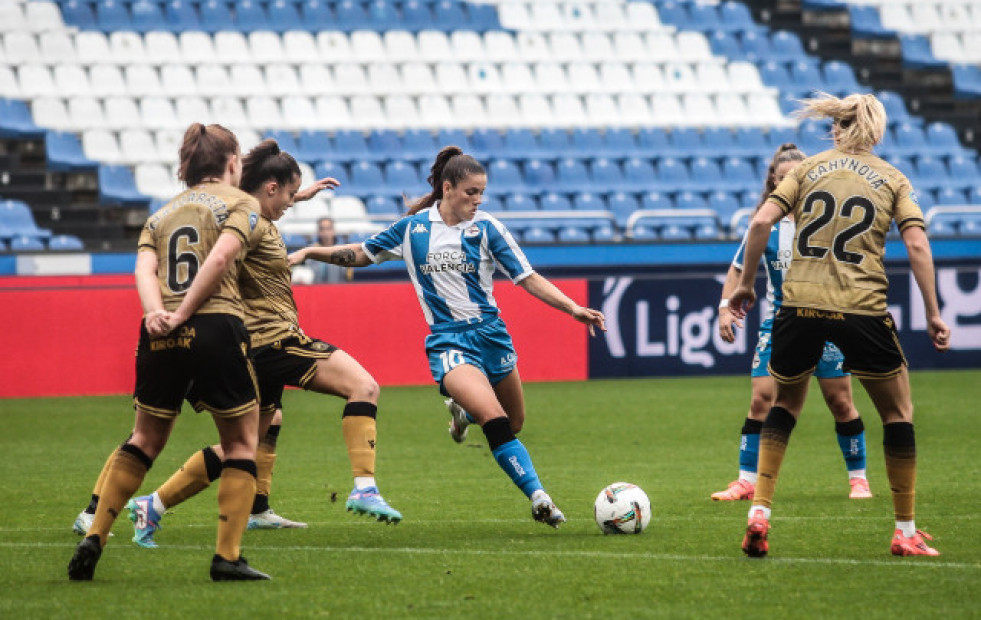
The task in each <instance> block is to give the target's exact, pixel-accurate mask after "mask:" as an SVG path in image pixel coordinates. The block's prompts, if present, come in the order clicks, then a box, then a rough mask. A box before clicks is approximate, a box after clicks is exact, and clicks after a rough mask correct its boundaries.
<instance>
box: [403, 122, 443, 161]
mask: <svg viewBox="0 0 981 620" xmlns="http://www.w3.org/2000/svg"><path fill="white" fill-rule="evenodd" d="M438 150H439V147H437V145H436V139H435V136H433V134H432V133H431V132H429V131H428V130H425V129H409V130H407V131H406V132H405V133H404V134H402V158H403V159H407V160H410V161H413V162H416V163H420V162H427V163H428V162H431V161H432V159H433V158H434V157H435V155H434V153H436V152H437V151H438ZM428 169H429V167H428V165H427V166H426V170H428Z"/></svg>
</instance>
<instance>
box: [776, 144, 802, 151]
mask: <svg viewBox="0 0 981 620" xmlns="http://www.w3.org/2000/svg"><path fill="white" fill-rule="evenodd" d="M796 150H798V148H797V145H796V144H794V143H793V142H784V143H783V144H781V145H780V148H779V149H777V152H778V153H783V152H784V151H796Z"/></svg>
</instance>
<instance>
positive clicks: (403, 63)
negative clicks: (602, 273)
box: [0, 0, 981, 253]
mask: <svg viewBox="0 0 981 620" xmlns="http://www.w3.org/2000/svg"><path fill="white" fill-rule="evenodd" d="M979 41H981V3H978V2H966V1H962V0H942V1H940V0H937V1H934V0H931V1H929V2H914V1H912V0H910V1H902V0H899V1H897V0H889V1H888V2H887V1H886V0H855V1H853V2H847V3H846V2H838V1H834V0H800V1H797V0H780V1H772V2H771V1H766V0H754V1H751V2H746V3H741V2H734V1H727V2H722V3H714V2H691V1H687V0H681V1H676V0H657V1H653V2H650V1H643V2H642V1H633V2H626V1H622V0H620V1H618V0H584V1H578V0H560V1H553V0H498V1H495V2H476V1H470V2H464V1H461V0H371V1H357V0H271V1H265V0H261V1H256V0H58V1H57V2H51V1H35V0H26V1H25V0H0V170H2V171H3V175H2V178H0V201H2V202H0V250H2V251H4V252H7V253H21V252H38V251H47V252H50V251H65V250H69V251H79V250H85V251H100V250H114V251H133V250H134V248H135V237H136V234H137V233H138V230H139V227H140V226H141V225H142V223H143V221H144V220H145V218H146V215H147V214H148V212H149V211H151V210H153V209H155V208H157V207H158V206H159V205H160V204H162V202H163V201H165V200H166V199H168V198H169V197H171V196H173V195H174V194H175V193H177V192H178V191H179V190H180V186H179V183H178V181H177V178H176V170H175V168H176V162H177V156H176V153H177V148H178V145H179V143H180V138H181V135H182V132H183V129H184V128H185V127H186V126H187V124H188V123H190V122H192V121H203V122H220V123H222V124H224V125H226V126H228V127H230V128H231V129H233V130H234V131H235V132H236V134H237V135H238V136H239V138H240V140H241V141H242V143H243V144H242V146H243V149H248V148H250V147H251V146H252V145H253V144H255V143H257V142H258V141H259V140H261V139H262V138H264V137H274V138H276V139H277V140H279V142H280V143H281V144H282V145H283V147H284V148H285V149H286V150H288V151H290V152H292V153H294V154H295V155H296V156H297V158H298V159H299V160H300V161H301V162H303V164H302V167H303V170H304V176H305V180H306V181H309V180H311V179H313V178H315V176H321V175H330V176H334V177H337V178H338V179H340V180H341V181H342V183H343V185H342V187H341V188H340V189H339V190H338V191H337V192H336V193H335V195H333V196H324V197H321V198H318V199H316V200H314V201H311V202H309V203H305V204H301V205H299V206H297V207H296V208H295V209H293V210H291V211H290V212H289V213H288V215H287V217H285V218H284V219H283V221H282V222H281V228H282V230H283V232H284V236H285V238H286V240H287V243H288V244H289V245H300V244H303V243H306V242H307V241H308V240H309V239H310V237H311V236H312V234H313V232H314V230H315V226H316V224H315V222H316V219H317V218H319V217H321V216H323V215H331V216H333V217H334V218H335V220H337V222H338V230H339V231H340V232H342V233H347V234H349V235H351V236H352V238H360V237H361V236H363V235H365V234H369V233H370V232H371V231H374V230H377V229H379V228H380V227H381V226H382V225H384V224H385V223H386V222H390V221H392V220H393V219H394V218H396V217H398V214H399V213H400V212H401V211H402V207H401V200H402V196H403V195H408V196H410V197H411V196H415V195H419V194H421V193H422V192H424V191H425V177H426V175H427V174H428V170H427V169H426V167H427V166H428V163H429V162H430V161H431V160H432V157H433V154H434V153H435V152H436V150H437V149H438V147H439V146H441V145H445V144H449V143H453V144H458V145H459V146H461V147H462V148H463V149H464V150H466V151H468V152H472V153H473V154H474V155H475V156H477V157H478V158H480V159H481V160H482V161H484V162H485V164H486V165H487V168H488V171H489V176H490V185H489V191H490V192H491V194H490V195H489V196H488V197H487V199H486V202H485V204H484V207H483V208H485V209H487V210H488V211H490V212H493V213H494V214H495V215H497V216H498V217H500V218H501V219H502V220H504V221H505V222H506V223H507V224H508V226H509V227H510V228H511V229H512V230H513V231H514V232H515V235H516V236H517V237H519V238H520V239H521V240H522V241H523V242H525V243H540V244H596V243H620V242H625V241H628V242H629V241H634V242H654V243H656V242H660V241H671V242H684V241H692V242H695V241H698V240H720V239H734V238H737V237H738V236H739V235H740V234H741V232H742V230H743V227H744V226H745V223H746V216H747V214H748V212H749V209H751V208H752V207H753V206H754V205H755V202H756V200H757V197H758V194H759V191H760V187H761V185H762V178H763V176H764V170H765V166H766V162H767V160H768V158H769V157H770V155H771V154H772V152H773V150H774V149H775V147H776V146H777V145H779V144H781V143H783V142H786V141H795V142H797V143H798V144H800V145H801V146H802V148H803V149H805V151H807V152H814V151H817V150H820V149H822V148H825V147H826V145H827V144H828V142H827V139H826V134H827V130H828V128H827V127H826V126H824V125H822V124H820V123H816V122H811V121H808V122H804V123H802V124H799V125H798V124H797V123H796V122H794V121H793V120H791V119H790V117H789V113H790V112H791V111H792V109H793V107H794V100H795V99H797V98H799V97H801V96H805V95H807V94H809V93H811V92H812V91H813V90H825V91H829V92H833V93H836V94H843V93H850V92H876V94H877V95H878V96H879V97H880V98H881V99H882V101H883V103H884V104H885V105H886V107H887V110H888V112H889V116H890V126H889V130H888V135H887V137H886V140H885V141H884V143H883V144H882V145H881V148H880V150H879V152H880V154H881V155H882V156H884V157H885V158H887V159H888V160H889V161H891V162H892V163H893V164H895V165H896V166H897V167H898V168H900V169H901V170H902V171H903V172H904V173H906V174H907V175H908V176H909V177H910V178H911V180H912V181H913V183H914V186H915V187H916V188H917V191H918V194H919V197H920V202H921V205H922V206H923V208H924V211H925V212H927V214H928V220H929V222H930V231H931V233H932V234H934V235H951V236H977V235H979V234H981V166H979V160H978V153H977V151H976V150H975V148H974V147H975V139H976V138H975V135H974V132H975V131H976V129H977V127H979V126H981V47H979Z"/></svg>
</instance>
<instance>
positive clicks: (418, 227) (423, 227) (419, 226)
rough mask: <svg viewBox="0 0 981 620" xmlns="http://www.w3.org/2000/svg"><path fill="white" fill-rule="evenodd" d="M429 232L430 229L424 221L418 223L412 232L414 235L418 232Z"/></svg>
mask: <svg viewBox="0 0 981 620" xmlns="http://www.w3.org/2000/svg"><path fill="white" fill-rule="evenodd" d="M427 232H429V229H428V228H426V225H425V224H423V223H422V222H419V223H418V224H416V225H415V227H414V228H413V229H412V234H413V235H414V234H416V233H427Z"/></svg>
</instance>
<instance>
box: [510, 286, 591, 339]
mask: <svg viewBox="0 0 981 620" xmlns="http://www.w3.org/2000/svg"><path fill="white" fill-rule="evenodd" d="M519 284H520V285H521V287H522V288H524V289H525V290H526V291H528V292H529V293H531V294H532V295H534V296H535V297H537V298H538V299H540V300H542V301H543V302H545V303H547V304H548V305H550V306H552V307H553V308H555V309H556V310H561V311H562V312H565V313H566V314H568V315H570V316H571V317H572V318H574V319H575V320H577V321H579V322H580V323H584V324H585V325H587V326H588V327H589V335H590V336H595V335H596V329H595V328H597V327H598V328H599V329H600V330H602V331H604V332H605V331H606V317H604V316H603V313H602V312H600V311H599V310H594V309H593V308H585V307H583V306H580V305H579V304H577V303H576V302H574V301H572V299H570V298H569V296H568V295H566V294H565V293H563V292H562V291H561V290H559V288H558V287H557V286H555V285H554V284H552V283H551V282H549V281H548V280H547V279H546V278H545V277H543V276H541V275H539V274H537V273H533V274H531V275H530V276H528V277H527V278H525V279H524V280H522V281H521V282H519Z"/></svg>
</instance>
